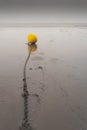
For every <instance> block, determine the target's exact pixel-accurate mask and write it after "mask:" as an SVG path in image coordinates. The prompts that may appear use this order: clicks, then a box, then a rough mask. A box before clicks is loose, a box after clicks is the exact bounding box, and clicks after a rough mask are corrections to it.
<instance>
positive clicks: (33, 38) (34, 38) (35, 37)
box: [28, 34, 38, 45]
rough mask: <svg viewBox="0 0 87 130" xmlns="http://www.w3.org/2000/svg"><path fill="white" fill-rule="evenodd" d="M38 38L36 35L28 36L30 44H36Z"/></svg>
mask: <svg viewBox="0 0 87 130" xmlns="http://www.w3.org/2000/svg"><path fill="white" fill-rule="evenodd" d="M37 40H38V38H37V36H36V35H35V34H29V35H28V44H29V45H30V44H35V43H36V42H37Z"/></svg>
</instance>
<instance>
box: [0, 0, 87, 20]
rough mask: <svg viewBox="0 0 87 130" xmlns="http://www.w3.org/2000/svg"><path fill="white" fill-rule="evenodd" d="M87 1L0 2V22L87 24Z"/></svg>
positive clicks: (3, 0)
mask: <svg viewBox="0 0 87 130" xmlns="http://www.w3.org/2000/svg"><path fill="white" fill-rule="evenodd" d="M86 14H87V0H0V22H67V21H68V22H87V15H86Z"/></svg>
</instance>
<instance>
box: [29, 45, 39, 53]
mask: <svg viewBox="0 0 87 130" xmlns="http://www.w3.org/2000/svg"><path fill="white" fill-rule="evenodd" d="M36 50H37V45H36V44H33V45H31V46H28V51H29V52H30V51H31V52H35V51H36Z"/></svg>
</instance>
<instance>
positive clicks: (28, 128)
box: [19, 46, 32, 130]
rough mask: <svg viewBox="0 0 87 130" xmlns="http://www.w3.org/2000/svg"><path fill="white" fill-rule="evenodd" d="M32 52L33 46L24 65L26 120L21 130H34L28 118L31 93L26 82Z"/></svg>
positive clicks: (24, 119)
mask: <svg viewBox="0 0 87 130" xmlns="http://www.w3.org/2000/svg"><path fill="white" fill-rule="evenodd" d="M31 50H32V46H31V49H30V52H29V55H28V57H27V59H26V61H25V65H24V72H23V77H24V78H23V83H24V84H23V98H24V118H23V122H22V125H21V127H19V130H32V127H31V125H30V123H29V118H28V114H29V111H28V97H29V92H28V90H27V82H26V67H27V63H28V60H29V58H30V54H31Z"/></svg>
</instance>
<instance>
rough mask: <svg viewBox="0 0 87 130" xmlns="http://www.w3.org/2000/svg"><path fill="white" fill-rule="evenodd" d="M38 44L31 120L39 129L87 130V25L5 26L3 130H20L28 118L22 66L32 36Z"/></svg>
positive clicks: (0, 86) (0, 79)
mask: <svg viewBox="0 0 87 130" xmlns="http://www.w3.org/2000/svg"><path fill="white" fill-rule="evenodd" d="M29 33H35V34H36V35H37V36H38V42H37V45H38V49H37V51H36V52H34V53H32V54H31V57H30V61H29V63H28V65H27V85H28V91H29V92H30V94H31V96H30V98H29V121H30V123H31V125H32V127H33V128H34V129H37V130H44V129H45V130H53V129H54V130H86V129H87V103H86V99H87V61H86V59H87V29H86V28H72V27H71V28H67V27H66V28H64V27H56V28H53V27H52V28H51V27H50V28H16V27H15V28H1V29H0V130H18V129H19V126H21V123H22V119H23V107H24V106H23V98H22V93H23V90H22V89H23V81H22V79H23V67H24V62H25V60H26V57H27V55H28V49H27V46H26V44H25V43H26V42H27V35H28V34H29Z"/></svg>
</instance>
